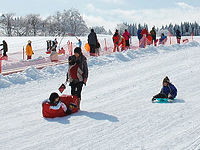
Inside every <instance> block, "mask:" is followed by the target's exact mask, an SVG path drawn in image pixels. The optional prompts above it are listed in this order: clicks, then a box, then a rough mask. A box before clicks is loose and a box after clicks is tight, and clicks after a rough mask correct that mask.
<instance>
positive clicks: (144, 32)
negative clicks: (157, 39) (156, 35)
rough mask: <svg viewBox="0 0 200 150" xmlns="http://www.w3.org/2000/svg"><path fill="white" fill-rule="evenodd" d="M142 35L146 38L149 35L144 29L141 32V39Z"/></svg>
mask: <svg viewBox="0 0 200 150" xmlns="http://www.w3.org/2000/svg"><path fill="white" fill-rule="evenodd" d="M144 34H145V35H146V37H147V36H148V35H149V33H148V31H147V29H146V28H145V29H143V30H142V32H141V35H142V37H143V35H144Z"/></svg>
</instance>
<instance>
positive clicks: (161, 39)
mask: <svg viewBox="0 0 200 150" xmlns="http://www.w3.org/2000/svg"><path fill="white" fill-rule="evenodd" d="M166 38H167V37H166V36H165V35H164V36H161V38H160V39H159V41H160V42H162V41H164V40H165V39H166Z"/></svg>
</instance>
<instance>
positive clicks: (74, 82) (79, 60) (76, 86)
mask: <svg viewBox="0 0 200 150" xmlns="http://www.w3.org/2000/svg"><path fill="white" fill-rule="evenodd" d="M76 65H77V67H76ZM72 66H74V67H73V68H72ZM80 73H81V74H80ZM80 75H81V77H80ZM74 77H76V79H74ZM87 78H88V66H87V58H86V57H85V56H84V55H83V53H82V52H81V48H80V47H76V48H75V49H74V55H73V56H70V57H69V71H68V74H67V81H70V86H71V95H75V96H77V98H78V99H77V104H78V105H77V106H78V109H80V101H81V92H82V87H83V84H85V85H86V82H87Z"/></svg>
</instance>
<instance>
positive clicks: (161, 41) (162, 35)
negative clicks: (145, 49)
mask: <svg viewBox="0 0 200 150" xmlns="http://www.w3.org/2000/svg"><path fill="white" fill-rule="evenodd" d="M166 41H167V37H166V36H165V35H164V33H162V34H161V37H160V39H159V44H165V42H166Z"/></svg>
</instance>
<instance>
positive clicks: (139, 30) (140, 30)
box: [137, 28, 142, 41]
mask: <svg viewBox="0 0 200 150" xmlns="http://www.w3.org/2000/svg"><path fill="white" fill-rule="evenodd" d="M141 33H142V29H141V28H139V29H138V31H137V36H138V40H139V41H140V40H141V38H142V34H141Z"/></svg>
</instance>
